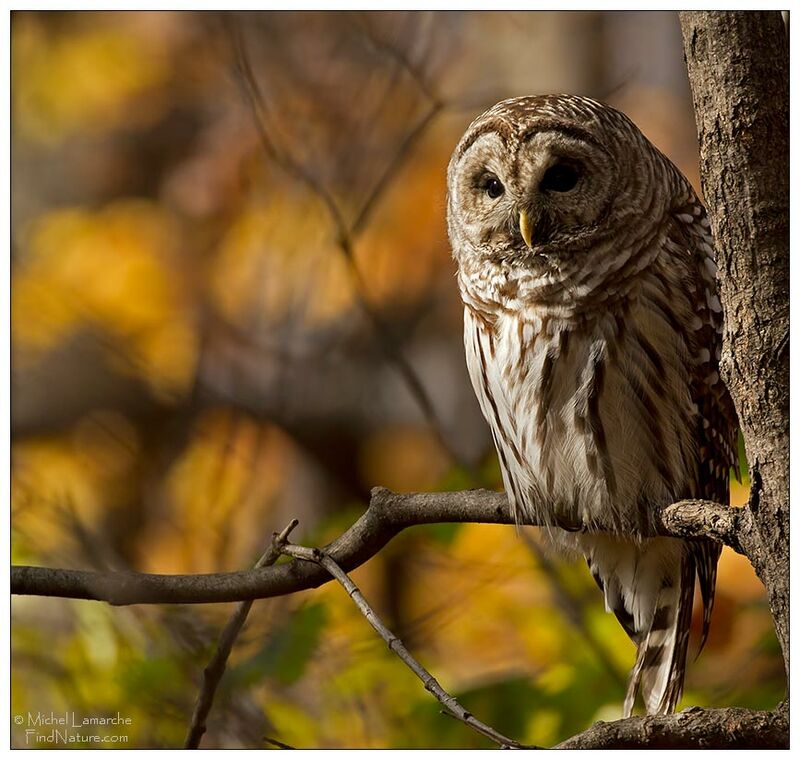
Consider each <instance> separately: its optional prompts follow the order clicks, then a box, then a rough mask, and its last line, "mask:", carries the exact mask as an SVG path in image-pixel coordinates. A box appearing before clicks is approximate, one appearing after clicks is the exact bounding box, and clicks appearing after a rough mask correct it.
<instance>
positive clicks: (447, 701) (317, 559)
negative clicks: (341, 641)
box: [283, 544, 525, 749]
mask: <svg viewBox="0 0 800 760" xmlns="http://www.w3.org/2000/svg"><path fill="white" fill-rule="evenodd" d="M283 553H284V554H288V555H289V556H290V557H294V558H295V559H301V560H305V561H307V562H314V563H315V564H317V565H320V566H321V567H323V568H325V570H327V571H328V573H330V574H331V576H333V577H334V578H335V579H336V580H337V581H338V582H339V583H340V584H341V585H342V587H343V588H344V589H345V591H347V593H348V595H349V596H350V598H351V599H352V600H353V603H354V604H355V605H356V606H357V607H358V609H359V610H360V611H361V614H362V615H364V617H365V618H366V619H367V622H368V623H369V624H370V625H371V626H372V627H373V628H374V629H375V631H377V633H378V635H379V636H380V637H381V638H382V639H383V640H384V641H385V642H386V643H387V644H388V645H389V649H391V650H392V651H393V652H394V653H395V654H396V655H397V656H398V657H399V658H400V659H401V660H402V661H403V662H404V663H405V664H406V665H407V666H408V667H409V668H410V669H411V670H412V671H413V673H414V675H416V676H417V678H419V679H420V681H422V684H423V686H425V688H426V689H427V690H428V691H429V692H430V693H431V694H433V696H434V697H436V699H438V700H439V702H440V703H441V704H442V705H443V706H444V708H445V709H446V710H447V711H448V712H449V713H450V714H451V715H452V716H453V717H455V718H458V720H460V721H462V722H463V723H466V724H467V725H468V726H469V727H470V728H472V729H473V730H475V731H477V732H478V733H479V734H482V735H483V736H485V737H487V738H488V739H491V740H492V741H493V742H495V743H496V744H498V745H500V746H501V747H503V748H515V749H521V748H523V747H525V745H522V744H520V743H519V742H517V741H515V740H514V739H509V738H508V737H507V736H503V734H501V733H500V732H499V731H496V730H495V729H493V728H492V727H491V726H487V725H486V724H485V723H482V722H481V721H479V720H478V719H477V718H476V717H475V716H474V715H472V713H470V712H469V711H468V710H467V709H466V708H464V707H463V706H462V705H461V704H460V703H459V702H458V701H457V700H456V698H455V697H453V696H452V695H450V694H448V693H447V692H446V691H445V690H444V689H443V688H442V687H441V685H440V684H439V682H438V681H437V680H436V678H434V676H433V675H431V673H429V672H428V671H427V670H426V669H425V668H423V667H422V665H420V664H419V662H417V660H415V659H414V657H413V656H412V654H411V653H410V652H409V651H408V649H406V647H405V645H404V644H403V642H402V641H400V639H399V638H397V636H395V635H394V634H393V633H392V632H391V631H390V630H389V629H388V628H387V627H386V626H385V625H384V624H383V622H382V621H381V619H380V618H379V617H378V615H377V614H376V613H375V611H374V610H373V609H372V608H371V607H370V606H369V604H368V603H367V600H366V599H365V598H364V595H363V594H362V593H361V591H360V590H359V588H358V586H356V584H355V583H353V581H352V580H351V579H350V576H348V575H347V573H345V571H344V570H342V568H341V567H339V565H338V564H337V563H336V562H335V561H334V560H333V559H332V558H331V557H330V555H328V554H326V553H325V552H323V551H321V550H320V549H309V548H308V547H305V546H296V545H294V544H286V545H285V546H284V547H283Z"/></svg>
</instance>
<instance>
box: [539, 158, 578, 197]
mask: <svg viewBox="0 0 800 760" xmlns="http://www.w3.org/2000/svg"><path fill="white" fill-rule="evenodd" d="M578 177H580V171H579V170H578V168H577V167H575V166H573V165H572V164H554V165H553V166H551V167H550V168H549V169H548V170H547V171H546V172H545V173H544V177H542V181H541V183H540V184H539V189H540V190H552V191H553V192H556V193H566V192H569V191H570V190H572V188H573V187H575V185H577V184H578Z"/></svg>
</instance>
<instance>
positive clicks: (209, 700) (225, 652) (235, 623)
mask: <svg viewBox="0 0 800 760" xmlns="http://www.w3.org/2000/svg"><path fill="white" fill-rule="evenodd" d="M297 522H298V521H297V520H292V521H291V522H290V523H289V524H288V525H287V526H286V527H285V528H284V529H283V530H282V531H281V532H280V533H274V534H273V536H272V542H271V544H270V545H269V547H268V548H267V550H266V551H265V552H264V554H263V555H262V556H261V558H260V559H259V560H258V562H256V564H255V566H254V569H256V570H257V569H258V568H261V567H267V566H269V565H274V564H275V563H276V562H277V561H278V558H279V557H280V556H281V554H282V550H281V547H282V546H283V545H284V544H285V543H286V540H287V539H288V538H289V534H290V533H291V532H292V531H293V530H294V529H295V527H296V526H297ZM252 606H253V600H252V599H250V600H248V601H245V602H239V604H238V605H237V606H236V611H235V612H234V613H233V615H231V617H230V619H229V620H228V623H227V625H226V626H225V628H224V629H223V631H222V633H221V634H220V637H219V641H218V642H217V649H216V651H215V652H214V656H213V657H212V658H211V662H209V663H208V665H207V666H206V668H205V670H204V671H203V686H202V688H201V689H200V694H199V695H198V697H197V702H196V703H195V706H194V713H193V714H192V721H191V723H190V724H189V732H188V733H187V734H186V741H185V742H184V744H183V747H184V749H197V748H198V747H199V746H200V740H201V739H202V738H203V734H204V733H205V732H206V718H208V714H209V712H210V711H211V706H212V705H213V703H214V695H215V693H216V691H217V686H218V685H219V682H220V680H221V679H222V675H223V674H224V673H225V666H226V664H227V662H228V657H229V655H230V653H231V650H232V649H233V645H234V644H235V643H236V639H237V638H238V636H239V633H240V632H241V630H242V628H243V626H244V624H245V621H246V620H247V615H248V614H249V613H250V608H251V607H252Z"/></svg>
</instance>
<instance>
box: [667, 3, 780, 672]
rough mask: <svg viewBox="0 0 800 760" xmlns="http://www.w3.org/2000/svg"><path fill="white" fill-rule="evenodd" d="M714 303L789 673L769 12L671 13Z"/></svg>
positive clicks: (750, 551) (761, 557) (774, 44)
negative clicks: (684, 74) (711, 257)
mask: <svg viewBox="0 0 800 760" xmlns="http://www.w3.org/2000/svg"><path fill="white" fill-rule="evenodd" d="M680 19H681V28H682V31H683V44H684V52H685V55H686V64H687V67H688V72H689V81H690V84H691V88H692V94H693V98H694V110H695V118H696V120H697V132H698V136H699V139H700V162H701V163H700V168H701V177H702V185H703V194H704V195H705V199H706V205H707V207H708V213H709V217H710V219H711V226H712V230H713V232H714V238H715V241H716V245H717V257H718V265H719V284H720V297H721V301H722V305H723V308H724V310H725V336H724V350H723V357H722V367H721V371H722V375H723V379H724V380H725V382H726V384H727V386H728V388H729V389H730V392H731V396H732V397H733V400H734V403H735V404H736V411H737V412H738V415H739V421H740V423H741V429H742V433H743V436H744V442H745V448H746V450H747V459H748V462H749V463H750V476H751V483H752V486H751V495H750V502H749V504H748V506H747V507H746V509H747V510H749V512H750V517H751V519H752V524H753V527H754V530H753V531H752V532H751V533H750V534H749V536H748V541H749V545H747V546H745V547H744V548H745V551H746V553H747V555H748V557H749V559H750V561H751V562H752V563H753V567H754V568H755V570H756V572H757V573H758V575H759V577H760V578H761V580H762V582H763V583H764V585H765V587H766V589H767V594H768V597H769V604H770V609H771V611H772V616H773V618H774V620H775V630H776V632H777V635H778V641H779V642H780V645H781V649H782V651H783V657H784V664H785V667H786V675H787V679H788V675H789V44H788V38H787V33H786V28H785V26H784V23H783V19H782V18H781V14H780V13H779V12H758V13H755V12H714V11H710V12H707V11H702V12H682V13H681V14H680Z"/></svg>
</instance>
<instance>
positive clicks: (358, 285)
mask: <svg viewBox="0 0 800 760" xmlns="http://www.w3.org/2000/svg"><path fill="white" fill-rule="evenodd" d="M226 19H227V16H226ZM227 26H228V30H229V34H230V36H231V44H232V47H233V50H234V56H235V59H236V70H237V73H238V75H239V77H238V78H239V81H240V83H241V85H242V91H243V92H244V95H245V98H246V100H247V103H248V105H249V108H250V112H251V115H252V117H253V122H254V123H255V126H256V129H257V131H258V135H259V139H260V141H261V145H262V147H263V149H264V152H265V153H266V155H267V156H268V158H269V159H270V160H272V161H274V162H275V163H276V164H277V165H278V166H280V167H281V168H282V169H283V170H284V171H286V172H287V173H288V174H290V175H291V176H293V177H295V178H296V179H297V180H299V181H300V182H301V184H303V185H304V186H305V187H306V188H307V189H308V190H309V191H310V192H311V193H312V194H313V195H316V196H317V197H318V198H319V199H320V200H321V201H322V203H323V204H324V206H325V208H326V209H327V211H328V214H329V215H330V218H331V222H332V223H333V226H334V229H335V233H336V243H337V246H338V248H339V250H340V252H341V253H342V255H343V256H344V258H345V261H346V262H347V265H348V268H349V269H350V272H351V275H352V278H353V285H354V292H355V294H356V298H357V301H358V304H359V306H360V307H361V309H362V311H363V312H364V314H365V315H366V316H367V318H368V320H369V321H370V322H371V323H372V327H373V329H374V331H375V333H376V335H377V337H378V338H379V345H380V347H381V348H382V350H383V351H384V353H385V355H386V358H387V359H388V360H389V362H390V363H391V364H393V365H394V366H395V369H396V370H397V371H398V372H399V374H400V375H401V376H402V378H403V380H404V381H405V383H406V385H407V386H408V388H409V391H410V392H411V395H412V396H413V397H414V399H415V400H416V402H417V404H418V406H419V408H420V410H421V411H422V414H423V416H424V417H425V420H426V422H427V423H428V425H429V426H430V428H431V429H432V430H433V432H434V435H436V438H437V440H438V441H439V443H440V445H441V446H442V448H443V449H444V450H445V452H447V454H448V456H449V457H450V458H451V459H452V460H453V461H454V462H456V463H458V464H459V465H460V466H461V467H463V468H464V469H466V470H468V471H471V470H472V467H471V465H470V464H469V462H467V461H465V460H464V458H463V457H462V456H461V455H460V454H459V453H458V451H456V449H455V448H454V447H453V446H452V444H451V443H450V441H449V440H448V438H447V436H445V434H444V426H443V425H442V422H441V420H440V418H439V415H438V413H437V412H436V409H435V407H434V405H433V402H432V401H431V399H430V397H429V395H428V392H427V391H426V389H425V386H424V385H423V383H422V381H421V379H420V378H419V375H418V374H417V372H416V370H415V369H414V367H413V366H412V365H411V363H410V362H409V361H408V360H407V359H406V357H405V355H404V354H403V352H402V351H401V349H400V348H399V347H398V346H397V344H396V343H397V342H396V340H395V338H394V336H393V335H392V333H391V331H390V330H389V329H388V327H387V325H386V324H385V322H384V321H383V319H382V318H381V317H380V315H379V313H378V311H377V309H375V307H374V306H373V305H372V304H371V303H370V300H369V298H368V296H367V289H366V283H365V282H364V278H363V277H362V275H361V272H360V270H359V269H358V265H357V263H356V259H355V253H354V248H355V236H356V235H357V233H358V232H360V230H361V229H362V228H363V226H364V224H366V221H367V219H368V217H369V215H370V213H371V211H372V209H373V208H374V206H375V204H376V203H377V200H378V198H379V197H380V196H381V195H382V194H383V192H384V190H385V189H386V187H387V186H388V185H389V183H390V180H391V179H392V177H393V176H395V175H396V174H397V172H398V170H399V169H400V167H401V165H402V163H403V159H404V158H405V156H406V155H407V154H408V153H409V152H410V150H411V148H412V146H413V145H414V144H415V143H416V142H417V141H418V140H419V139H420V137H421V136H422V135H423V134H424V133H425V132H426V131H427V129H428V127H429V126H430V124H431V123H432V122H433V120H434V118H435V116H436V115H437V114H438V113H439V112H440V111H441V110H442V108H443V105H442V104H441V103H440V102H439V101H438V100H435V101H433V102H432V104H431V108H430V109H429V110H428V112H427V113H426V114H425V115H424V116H423V118H422V119H421V120H420V121H419V123H418V124H417V125H416V126H415V127H414V129H412V130H411V132H410V133H409V134H408V135H407V136H406V138H405V140H404V141H403V142H402V143H401V144H400V146H399V148H398V150H397V151H396V153H395V155H394V156H393V157H392V159H391V160H390V161H389V163H388V165H387V168H386V170H385V171H384V172H383V174H382V175H381V176H380V177H379V179H378V181H377V182H376V184H375V186H374V187H373V189H372V191H371V192H370V195H369V196H368V197H367V199H366V200H365V202H364V205H363V206H362V207H361V210H360V211H359V212H358V215H357V217H356V220H355V222H354V223H353V225H352V227H348V225H347V223H346V222H345V219H344V216H343V214H342V211H341V209H340V208H339V204H338V203H337V202H336V199H335V198H334V197H333V195H332V194H331V193H330V191H329V190H328V189H327V188H326V187H325V185H324V184H323V183H321V182H320V181H319V180H318V179H317V178H316V177H314V176H313V175H312V174H311V173H310V172H309V171H308V170H307V169H306V168H305V167H304V166H303V165H302V164H301V163H300V162H298V161H296V160H295V159H294V158H293V157H292V156H291V155H289V154H288V153H286V152H281V151H280V150H279V149H278V147H277V145H276V144H275V142H274V141H273V140H271V139H270V136H269V132H268V130H267V127H266V123H265V116H266V114H267V112H268V109H267V106H266V103H265V100H264V96H263V94H262V92H261V88H260V87H259V84H258V81H257V80H256V78H255V75H254V74H253V69H252V66H251V65H250V57H249V54H248V52H247V46H246V43H245V41H244V39H243V38H242V34H241V30H240V28H239V26H238V23H237V22H236V21H235V20H228V21H227Z"/></svg>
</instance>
